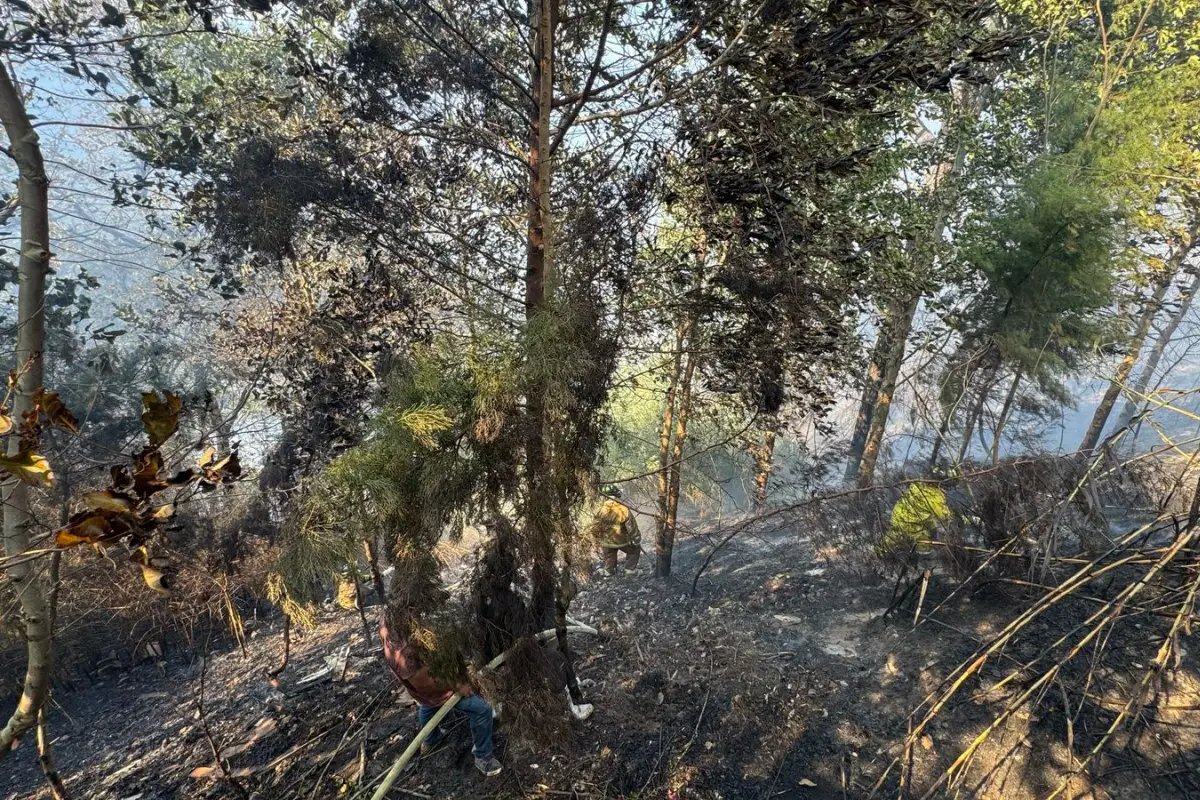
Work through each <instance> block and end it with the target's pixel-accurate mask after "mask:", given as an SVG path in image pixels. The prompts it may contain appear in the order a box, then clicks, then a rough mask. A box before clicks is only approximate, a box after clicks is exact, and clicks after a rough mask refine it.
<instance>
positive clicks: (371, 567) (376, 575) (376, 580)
mask: <svg viewBox="0 0 1200 800" xmlns="http://www.w3.org/2000/svg"><path fill="white" fill-rule="evenodd" d="M377 547H378V545H377V543H376V542H375V541H373V540H372V539H363V553H365V554H366V556H367V570H368V571H369V572H370V573H371V587H372V588H373V589H374V590H375V594H376V596H378V597H379V602H380V603H381V604H382V605H387V586H386V585H385V584H384V582H383V570H381V569H380V568H379V555H378V553H377V552H376V548H377ZM360 600H361V598H360Z"/></svg>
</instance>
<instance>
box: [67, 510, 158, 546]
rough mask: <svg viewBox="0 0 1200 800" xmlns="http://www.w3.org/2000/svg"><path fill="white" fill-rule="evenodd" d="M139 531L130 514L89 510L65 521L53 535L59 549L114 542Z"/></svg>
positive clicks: (136, 522) (134, 518)
mask: <svg viewBox="0 0 1200 800" xmlns="http://www.w3.org/2000/svg"><path fill="white" fill-rule="evenodd" d="M140 530H141V525H140V523H139V522H138V518H137V517H135V516H133V515H132V514H128V513H122V512H117V511H108V510H105V509H95V510H92V509H89V510H87V511H81V512H79V513H78V514H75V515H74V516H72V517H71V518H70V519H69V520H67V526H66V527H65V528H63V529H62V530H60V531H59V532H58V533H56V534H55V535H54V541H55V544H57V545H58V546H59V547H74V546H76V545H80V544H97V543H104V542H115V541H117V540H118V539H120V538H121V537H123V536H128V535H130V534H133V533H138V532H139V531H140Z"/></svg>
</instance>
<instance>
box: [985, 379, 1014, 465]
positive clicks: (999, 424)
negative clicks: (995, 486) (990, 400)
mask: <svg viewBox="0 0 1200 800" xmlns="http://www.w3.org/2000/svg"><path fill="white" fill-rule="evenodd" d="M1020 385H1021V370H1020V368H1018V369H1017V371H1016V372H1015V373H1013V380H1012V386H1009V387H1008V394H1007V395H1006V396H1005V398H1004V405H1003V406H1001V407H1000V416H999V417H998V418H997V419H996V433H995V435H994V436H993V437H992V466H993V467H994V466H996V465H997V464H999V463H1000V437H1001V435H1002V434H1003V433H1004V426H1005V425H1006V424H1007V423H1008V415H1009V413H1011V412H1012V407H1013V401H1015V400H1016V399H1017V387H1018V386H1020Z"/></svg>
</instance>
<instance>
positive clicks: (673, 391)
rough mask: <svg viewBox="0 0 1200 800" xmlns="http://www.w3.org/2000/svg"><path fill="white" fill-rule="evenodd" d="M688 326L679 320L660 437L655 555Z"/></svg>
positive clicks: (662, 535) (666, 504)
mask: <svg viewBox="0 0 1200 800" xmlns="http://www.w3.org/2000/svg"><path fill="white" fill-rule="evenodd" d="M686 333H687V323H686V321H685V320H680V322H679V324H678V325H676V326H675V352H674V354H673V355H672V363H671V377H670V383H668V384H667V397H666V404H665V405H664V407H663V419H662V428H661V430H660V431H659V434H658V519H657V520H655V526H654V542H655V553H656V554H657V551H658V543H659V542H663V541H666V535H667V534H666V524H667V516H668V512H669V510H670V505H671V504H670V501H669V500H668V498H669V496H670V493H671V442H672V441H673V438H674V431H675V398H676V397H677V396H678V394H679V379H680V377H681V376H682V374H683V345H684V336H685V335H686Z"/></svg>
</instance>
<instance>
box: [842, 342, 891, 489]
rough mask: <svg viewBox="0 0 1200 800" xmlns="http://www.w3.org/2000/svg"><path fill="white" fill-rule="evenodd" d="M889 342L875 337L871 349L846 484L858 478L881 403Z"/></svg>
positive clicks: (859, 402) (847, 466) (851, 446)
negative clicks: (873, 418)
mask: <svg viewBox="0 0 1200 800" xmlns="http://www.w3.org/2000/svg"><path fill="white" fill-rule="evenodd" d="M886 345H887V340H886V339H885V338H884V337H883V336H876V337H875V344H874V346H872V348H871V361H870V363H869V364H868V365H867V374H866V378H865V380H864V381H863V390H862V397H861V398H859V401H858V414H857V415H856V416H855V418H854V434H853V435H852V436H851V437H850V452H849V454H848V456H847V461H846V483H852V482H853V481H855V480H857V478H858V471H859V468H860V467H861V465H862V458H863V450H864V449H865V448H866V446H867V434H868V433H869V432H870V430H871V417H872V416H873V415H874V413H875V404H876V403H877V402H879V385H880V382H881V381H880V378H881V376H882V375H883V370H884V368H885V364H884V360H885V350H886V349H887V348H886Z"/></svg>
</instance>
